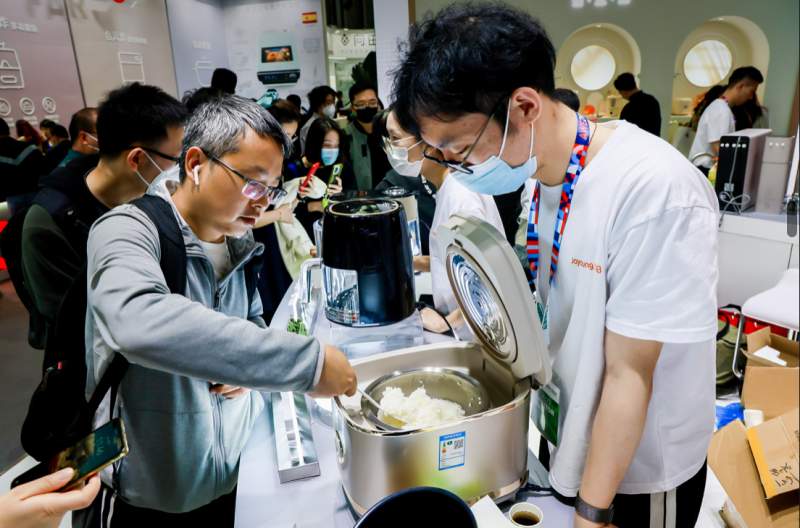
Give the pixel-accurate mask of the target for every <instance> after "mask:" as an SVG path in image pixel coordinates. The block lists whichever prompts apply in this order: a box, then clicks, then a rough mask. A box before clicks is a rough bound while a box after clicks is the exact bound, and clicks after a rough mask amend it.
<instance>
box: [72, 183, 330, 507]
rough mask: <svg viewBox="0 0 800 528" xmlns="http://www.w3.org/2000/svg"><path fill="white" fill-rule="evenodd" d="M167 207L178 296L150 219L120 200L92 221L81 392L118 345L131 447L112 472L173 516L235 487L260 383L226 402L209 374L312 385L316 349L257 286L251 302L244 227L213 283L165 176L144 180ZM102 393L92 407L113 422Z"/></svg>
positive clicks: (246, 383) (255, 249)
mask: <svg viewBox="0 0 800 528" xmlns="http://www.w3.org/2000/svg"><path fill="white" fill-rule="evenodd" d="M148 193H149V194H155V195H156V196H159V197H160V198H162V199H164V200H166V201H167V202H169V203H170V204H171V205H172V209H173V212H174V213H175V215H176V218H177V219H178V222H179V224H180V226H181V230H182V232H183V239H184V242H185V243H186V256H187V259H186V267H187V270H186V272H187V273H186V275H187V287H186V296H182V295H177V294H170V293H169V290H168V288H167V284H166V282H165V280H164V276H163V274H162V272H161V268H160V266H159V259H160V253H161V250H160V245H159V240H158V232H157V231H156V227H155V225H154V224H153V223H152V222H151V221H150V219H149V217H147V216H146V215H145V213H144V212H142V211H141V210H140V209H139V208H137V207H136V206H133V205H123V206H121V207H117V208H116V209H114V210H113V211H111V212H109V213H107V214H106V215H105V216H103V217H101V218H100V219H99V220H98V221H97V222H96V223H95V224H94V226H93V227H92V230H91V232H90V234H89V244H88V307H87V319H86V362H87V368H88V377H87V384H86V395H87V399H88V398H89V397H91V394H92V393H93V392H94V390H95V387H96V386H97V381H98V380H99V379H100V378H101V377H102V375H103V374H104V373H105V371H106V369H107V368H108V365H109V364H110V362H111V360H112V359H113V358H114V354H122V355H123V356H124V357H125V358H126V359H127V360H128V361H129V362H130V363H131V365H130V367H129V368H128V371H127V373H126V374H125V377H124V378H123V380H122V383H121V385H120V389H119V396H118V398H117V403H116V405H115V409H114V410H113V415H114V416H120V417H121V418H122V421H123V423H124V424H125V430H126V433H127V438H128V446H129V448H130V452H129V454H128V455H127V456H126V457H125V458H123V459H122V460H121V461H120V462H119V463H118V464H117V479H116V480H117V481H116V482H112V474H111V471H104V472H103V474H102V475H101V476H102V479H103V481H104V482H105V483H106V484H107V485H109V486H112V487H113V488H114V489H115V491H116V493H117V494H118V495H119V497H121V498H122V499H123V500H124V501H126V502H128V503H130V504H132V505H134V506H138V507H142V508H152V509H156V510H160V511H165V512H170V513H181V512H187V511H191V510H194V509H196V508H199V507H200V506H203V505H204V504H207V503H209V502H210V501H212V500H214V499H216V498H218V497H220V496H222V495H225V494H227V493H229V492H231V491H232V490H233V488H234V486H236V482H237V478H238V470H239V455H240V453H241V451H242V448H243V447H244V445H245V443H246V442H247V439H248V437H249V436H250V431H251V429H252V427H253V423H254V422H255V420H256V418H257V417H258V415H259V414H260V413H261V412H262V410H263V407H264V403H263V399H262V398H261V395H260V394H259V393H258V392H255V391H254V392H251V393H250V394H249V395H247V396H243V397H241V398H239V399H235V400H229V399H226V398H224V397H221V396H217V395H214V394H211V393H210V392H209V388H210V385H209V382H213V383H225V384H229V385H234V386H238V387H246V388H250V389H255V390H260V391H296V392H311V391H313V390H314V389H316V385H317V383H318V382H319V377H320V375H321V373H322V364H323V362H324V356H325V353H324V350H325V349H324V347H323V346H322V345H321V343H320V342H319V341H318V340H316V339H313V338H308V337H303V336H299V335H296V334H290V333H288V332H284V331H279V330H274V329H269V328H266V325H265V324H264V321H263V320H262V319H261V317H260V316H261V312H262V307H261V300H260V298H259V296H258V291H256V292H255V295H254V296H253V298H252V299H247V294H246V291H247V289H246V286H245V277H244V270H243V266H244V265H245V263H247V261H249V260H250V259H251V258H253V256H254V255H257V254H261V253H262V252H263V251H264V246H263V245H262V244H258V243H256V242H255V241H254V240H253V235H252V233H251V232H249V231H248V233H247V234H246V235H245V236H244V237H242V238H241V239H238V240H236V239H232V238H228V239H227V243H228V249H229V251H230V255H231V261H232V264H233V269H232V271H231V272H230V273H228V275H226V276H225V277H224V278H223V279H222V280H221V281H220V282H219V283H217V280H216V277H215V275H214V268H213V266H212V264H211V261H210V260H209V259H208V257H207V256H206V254H205V253H204V252H203V249H202V248H201V246H200V244H199V241H198V239H197V237H196V236H195V234H194V233H193V232H192V230H191V229H190V228H189V226H188V224H186V222H185V221H184V220H183V219H182V218H181V216H180V215H179V214H178V212H177V209H176V208H175V205H174V204H173V203H172V199H171V198H170V195H169V192H168V190H167V186H166V182H165V181H161V182H160V183H157V184H154V185H153V186H151V190H150V191H149V192H148ZM109 402H110V395H107V396H106V398H105V400H104V402H103V404H102V405H101V406H100V409H99V410H98V412H97V414H96V415H95V418H94V422H95V427H98V426H100V425H102V424H104V423H106V422H108V421H109V418H110V416H111V413H110V410H109Z"/></svg>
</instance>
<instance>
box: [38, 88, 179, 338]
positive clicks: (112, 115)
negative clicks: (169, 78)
mask: <svg viewBox="0 0 800 528" xmlns="http://www.w3.org/2000/svg"><path fill="white" fill-rule="evenodd" d="M185 117H186V109H185V108H184V107H183V105H182V104H181V103H180V102H178V101H177V100H176V99H175V98H174V97H172V96H171V95H169V94H167V93H166V92H164V91H163V90H161V89H160V88H158V87H156V86H150V85H146V84H139V83H133V84H129V85H126V86H123V87H122V88H118V89H116V90H113V91H111V92H109V93H108V94H107V95H106V98H105V100H104V101H103V102H102V103H100V107H99V108H98V109H97V110H95V109H94V108H84V109H83V110H80V111H78V112H77V113H76V114H75V116H73V119H72V123H70V128H72V129H73V130H77V131H78V133H77V134H76V136H75V137H74V138H73V139H74V140H75V141H73V150H75V147H76V146H77V148H79V149H83V148H84V147H86V148H87V149H88V147H90V146H91V147H93V148H95V149H97V148H99V155H98V154H89V153H85V154H84V155H80V156H78V157H76V158H74V159H73V160H72V161H70V162H68V163H67V164H66V165H64V166H63V167H59V168H57V169H56V170H54V171H53V172H52V173H50V174H49V175H47V176H45V177H43V178H41V181H40V183H41V186H42V187H45V188H48V189H51V190H54V191H55V192H57V193H59V194H60V195H63V196H64V197H65V200H69V202H71V203H73V204H74V206H75V214H74V215H73V216H74V217H75V219H74V220H73V223H74V224H75V225H78V226H83V227H81V228H75V227H74V225H64V224H63V223H59V218H54V217H53V215H51V213H50V212H48V210H47V209H45V207H43V206H42V205H39V204H38V203H34V204H33V205H32V206H31V208H30V209H29V210H28V213H27V215H26V216H25V222H24V224H23V231H22V273H23V276H24V277H25V284H26V286H27V289H28V293H29V295H30V296H31V299H32V300H33V302H34V304H35V306H36V308H37V310H38V311H39V312H40V313H41V314H42V317H43V318H44V320H45V335H47V334H48V333H49V331H50V328H51V327H52V324H53V322H54V320H55V318H56V314H57V313H58V307H59V304H60V303H61V299H62V298H63V297H64V294H65V293H66V291H67V288H69V286H70V284H71V283H72V280H73V279H74V278H75V275H76V274H77V273H78V271H79V270H80V269H81V267H82V266H83V264H84V262H85V261H86V237H87V236H88V230H89V228H90V227H91V226H92V224H93V223H94V222H95V221H96V220H97V219H98V218H99V217H100V216H101V215H103V214H104V213H106V212H108V211H110V210H111V209H113V208H114V207H116V206H118V205H122V204H125V203H128V202H129V201H131V200H133V199H134V198H138V197H139V196H142V195H143V194H144V193H145V191H146V190H147V189H148V188H149V187H150V186H151V185H152V183H153V182H154V181H155V180H156V179H158V178H159V177H160V176H161V175H162V174H165V173H166V172H167V171H170V172H171V173H172V176H173V177H175V178H176V176H175V174H174V171H175V169H174V167H175V161H174V159H175V158H176V157H177V156H178V155H179V154H180V145H181V137H183V119H184V118H185ZM86 129H91V132H93V133H89V131H87V130H86ZM95 129H96V131H95ZM95 134H96V135H95ZM97 138H100V139H101V141H100V143H99V147H94V145H93V143H96V141H97ZM78 142H81V143H82V144H77V143H78ZM167 176H168V175H167Z"/></svg>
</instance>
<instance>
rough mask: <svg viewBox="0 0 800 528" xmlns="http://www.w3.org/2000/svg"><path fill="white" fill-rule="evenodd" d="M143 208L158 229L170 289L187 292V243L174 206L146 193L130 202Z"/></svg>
mask: <svg viewBox="0 0 800 528" xmlns="http://www.w3.org/2000/svg"><path fill="white" fill-rule="evenodd" d="M130 203H131V204H132V205H135V206H136V207H138V208H139V209H141V210H142V211H143V212H144V213H145V214H146V215H147V216H148V218H150V220H151V221H152V222H153V223H154V224H155V226H156V229H157V230H158V241H159V243H160V245H161V261H160V264H161V271H162V273H163V274H164V279H165V280H166V282H167V286H168V287H169V291H170V292H172V293H177V294H180V295H183V294H184V293H185V292H186V244H185V243H184V241H183V233H181V228H180V226H179V225H178V219H177V218H175V213H174V212H173V211H172V206H170V204H168V203H167V202H166V201H165V200H163V199H162V198H159V197H157V196H152V195H149V194H146V195H144V196H142V197H141V198H137V199H136V200H133V201H132V202H130Z"/></svg>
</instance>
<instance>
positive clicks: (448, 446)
mask: <svg viewBox="0 0 800 528" xmlns="http://www.w3.org/2000/svg"><path fill="white" fill-rule="evenodd" d="M466 453H467V433H466V432H461V433H454V434H449V435H444V436H440V437H439V471H442V470H445V469H452V468H454V467H459V466H463V465H464V462H465V460H466Z"/></svg>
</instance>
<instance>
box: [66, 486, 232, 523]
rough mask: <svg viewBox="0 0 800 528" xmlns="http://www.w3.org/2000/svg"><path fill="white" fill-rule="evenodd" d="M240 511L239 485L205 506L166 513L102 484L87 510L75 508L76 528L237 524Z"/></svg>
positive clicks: (73, 515)
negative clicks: (124, 498)
mask: <svg viewBox="0 0 800 528" xmlns="http://www.w3.org/2000/svg"><path fill="white" fill-rule="evenodd" d="M235 515H236V488H234V489H233V491H232V492H230V493H228V494H227V495H223V496H222V497H219V498H218V499H215V500H213V501H211V502H209V503H208V504H206V505H205V506H201V507H200V508H197V509H196V510H192V511H190V512H186V513H165V512H162V511H158V510H151V509H148V508H137V507H136V506H131V505H130V504H128V503H126V502H124V501H122V500H121V499H120V498H119V497H116V496H115V495H114V492H113V491H112V490H111V488H109V487H108V486H106V485H105V484H103V485H102V487H101V488H100V493H98V494H97V498H95V500H94V502H93V503H92V505H91V506H89V507H88V508H87V509H85V510H81V511H77V512H73V514H72V528H108V527H109V526H111V527H113V528H157V527H161V526H175V527H178V526H213V527H214V528H233V521H234V518H235Z"/></svg>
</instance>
